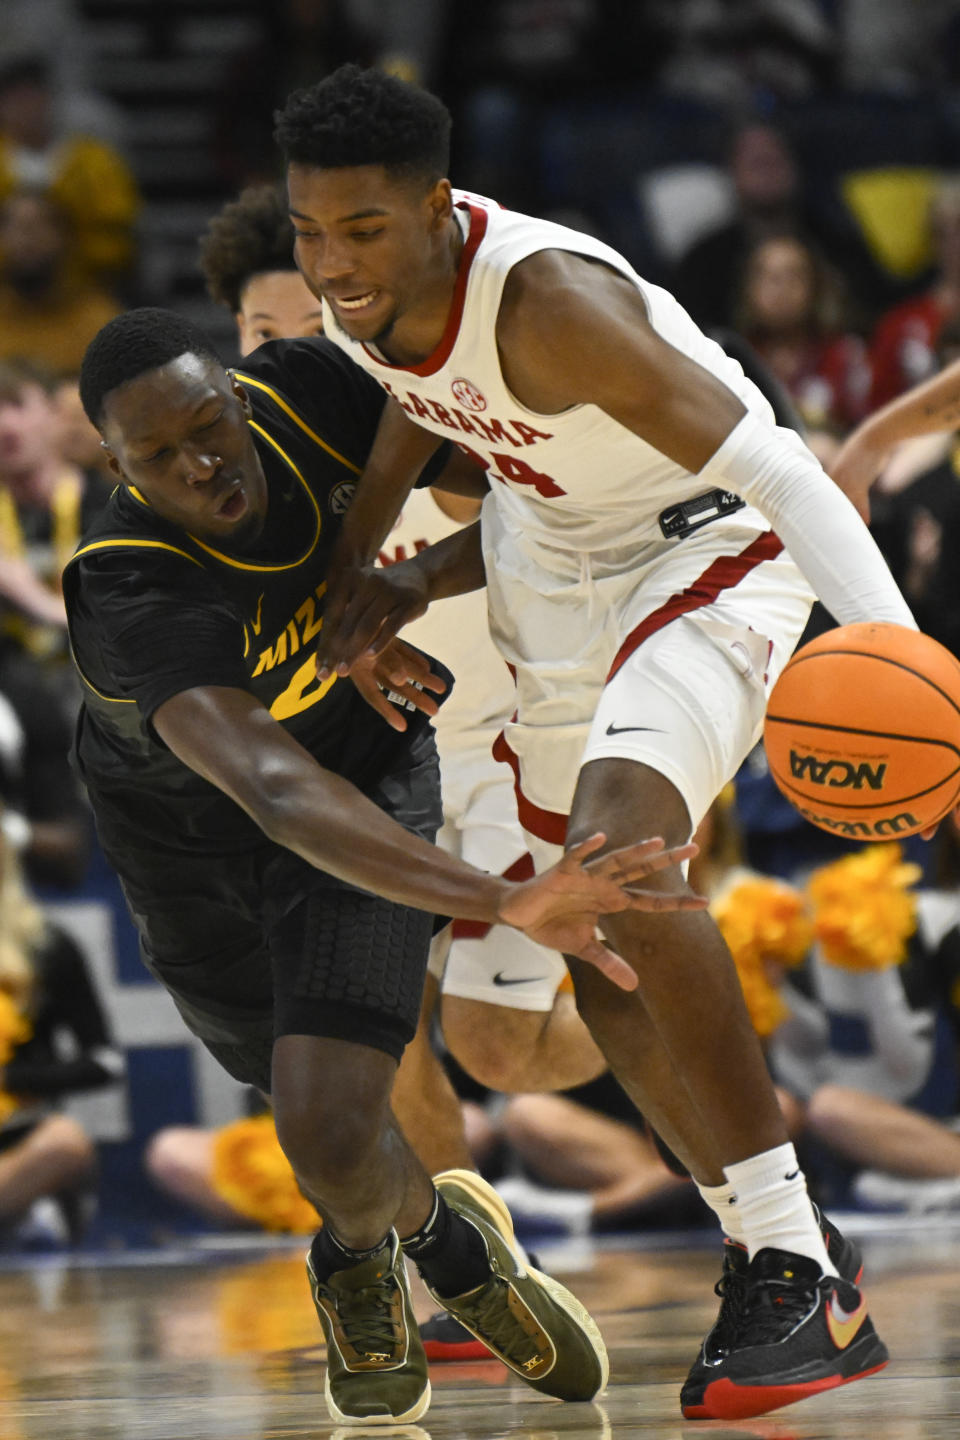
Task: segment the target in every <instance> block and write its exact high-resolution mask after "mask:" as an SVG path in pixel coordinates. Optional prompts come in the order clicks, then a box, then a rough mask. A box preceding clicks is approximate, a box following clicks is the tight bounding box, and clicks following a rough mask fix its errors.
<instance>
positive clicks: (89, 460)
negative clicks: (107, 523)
mask: <svg viewBox="0 0 960 1440" xmlns="http://www.w3.org/2000/svg"><path fill="white" fill-rule="evenodd" d="M52 398H53V406H54V411H55V413H56V423H57V433H58V436H59V449H60V455H61V458H62V459H63V460H64V461H65V462H66V463H67V464H68V465H72V466H74V467H75V468H76V469H78V470H83V471H84V472H85V473H86V474H87V475H89V476H92V477H94V478H93V479H92V481H91V485H92V487H93V488H94V490H95V491H96V490H98V489H99V488H100V485H104V486H106V487H107V489H108V490H112V489H113V487H114V483H115V481H114V478H113V475H112V473H111V471H110V467H109V464H108V463H107V458H106V455H105V454H104V450H103V446H102V445H101V444H100V434H99V432H98V431H97V430H95V429H94V427H93V426H92V425H91V424H90V421H89V420H88V419H87V416H86V412H85V411H84V408H83V403H82V401H81V399H80V382H79V378H78V376H76V375H65V376H64V377H63V379H62V380H57V381H56V382H55V383H54V388H53V392H52ZM98 482H99V483H98Z"/></svg>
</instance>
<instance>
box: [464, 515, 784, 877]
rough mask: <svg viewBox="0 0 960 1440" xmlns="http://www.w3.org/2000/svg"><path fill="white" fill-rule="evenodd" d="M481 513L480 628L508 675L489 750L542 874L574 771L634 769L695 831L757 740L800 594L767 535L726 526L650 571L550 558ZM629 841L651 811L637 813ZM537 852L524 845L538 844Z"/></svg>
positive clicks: (650, 825)
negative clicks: (673, 799) (508, 698)
mask: <svg viewBox="0 0 960 1440" xmlns="http://www.w3.org/2000/svg"><path fill="white" fill-rule="evenodd" d="M491 508H492V507H491V506H490V505H489V502H488V504H487V505H486V506H485V508H484V515H483V518H484V544H485V550H486V553H487V586H488V603H489V607H490V621H491V632H492V634H493V636H494V639H495V641H496V642H497V645H498V647H499V648H500V651H501V654H502V655H503V657H504V659H505V660H507V661H508V663H509V664H511V665H512V666H513V667H514V670H515V672H516V679H517V697H518V699H517V716H516V719H515V720H513V721H512V722H511V723H509V724H508V725H507V726H506V727H505V729H504V734H503V736H502V737H501V738H500V740H499V741H498V742H497V745H496V746H495V753H496V754H497V756H498V758H500V759H502V760H506V761H508V762H509V763H510V765H511V767H512V769H513V772H514V777H515V785H516V793H517V804H518V813H519V817H520V821H521V824H522V826H523V828H524V830H525V831H526V832H527V837H528V844H529V845H530V849H531V853H533V854H534V855H535V857H536V860H537V865H538V868H539V867H541V866H542V865H543V864H544V863H551V862H552V861H553V860H555V859H556V857H557V855H558V854H559V847H560V846H562V844H563V841H564V837H565V834H566V823H567V817H568V816H569V814H570V808H571V805H572V802H573V796H574V791H575V789H576V783H577V776H578V774H579V771H580V768H581V767H582V766H583V765H584V764H586V763H587V762H588V761H591V760H598V759H603V758H617V759H629V760H636V761H638V762H640V763H641V764H644V765H649V766H650V767H652V768H653V769H655V770H657V771H659V772H660V773H661V774H662V775H664V776H665V777H666V778H667V779H668V780H669V781H670V782H671V783H672V784H673V785H674V786H675V787H676V788H677V790H678V791H679V792H680V794H681V796H682V797H683V800H684V802H685V804H686V807H687V811H688V814H689V817H690V825H691V830H693V829H695V828H696V826H697V824H698V823H699V821H700V820H701V819H702V817H703V815H704V814H705V813H706V811H707V810H708V808H709V807H710V805H711V804H712V803H713V801H714V799H715V798H716V796H717V795H718V794H719V793H720V791H721V790H722V789H723V786H724V785H725V784H726V783H727V781H728V780H730V779H731V778H732V776H733V775H734V774H735V773H736V771H737V770H738V768H739V766H740V764H741V762H742V761H743V760H744V758H745V757H746V755H747V754H748V753H749V751H750V750H751V749H752V748H753V746H754V745H755V744H756V742H757V740H758V738H759V736H760V733H761V730H762V726H763V716H764V711H765V707H766V702H767V697H768V695H769V692H770V690H771V688H772V686H773V684H774V682H775V681H776V679H777V677H778V675H779V674H780V671H781V670H782V668H783V666H784V665H785V664H786V662H787V660H788V659H789V658H790V655H791V654H792V653H793V650H794V647H795V645H796V642H797V640H798V639H799V637H800V635H801V633H802V631H803V628H804V625H805V624H806V621H807V617H808V615H809V611H810V606H811V603H812V600H813V595H812V592H811V590H810V588H809V586H808V584H807V582H806V581H805V579H804V578H803V576H802V575H801V574H800V572H799V570H798V569H797V567H796V566H795V564H794V563H793V561H792V560H791V559H790V558H789V556H788V555H787V554H786V553H785V552H784V551H783V550H782V548H781V546H780V542H779V541H778V540H777V538H776V536H774V535H772V534H771V532H769V531H767V532H761V533H760V534H758V533H757V531H756V529H755V528H753V527H750V528H747V527H740V526H738V525H736V524H732V523H730V522H727V523H725V524H723V525H720V524H718V525H715V526H713V525H711V526H706V527H704V529H703V530H702V531H699V532H697V533H696V534H694V535H691V536H689V537H688V538H687V539H686V540H683V541H679V542H674V543H673V544H672V545H670V546H668V547H651V549H652V551H654V553H653V555H652V558H651V559H650V561H649V562H648V563H647V564H637V562H636V555H635V552H634V554H633V555H628V554H626V553H621V552H615V551H614V552H612V551H605V552H602V553H601V554H599V555H582V554H581V555H576V554H573V553H571V552H555V551H552V550H547V549H546V547H543V546H542V545H541V546H539V547H538V546H537V545H535V544H533V543H531V542H530V540H529V539H528V538H526V537H523V536H519V535H517V534H516V533H513V532H510V531H509V530H507V529H505V528H504V527H503V526H502V525H501V524H500V523H499V516H498V513H497V512H496V510H495V509H493V510H492V513H491ZM637 829H638V838H642V837H643V836H644V835H645V834H656V833H657V827H656V816H639V815H638V817H637ZM535 842H536V843H535Z"/></svg>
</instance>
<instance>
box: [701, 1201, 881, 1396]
mask: <svg viewBox="0 0 960 1440" xmlns="http://www.w3.org/2000/svg"><path fill="white" fill-rule="evenodd" d="M811 1203H812V1202H811ZM813 1210H814V1214H815V1215H816V1217H817V1221H818V1223H819V1225H820V1233H821V1235H822V1236H823V1241H824V1244H825V1245H826V1247H827V1254H828V1255H829V1256H830V1260H831V1263H832V1264H833V1266H834V1267H835V1269H836V1270H837V1272H838V1273H839V1274H840V1275H841V1276H842V1277H843V1279H844V1280H850V1281H852V1282H853V1284H854V1285H859V1284H860V1280H861V1277H862V1275H863V1256H862V1255H861V1253H860V1247H859V1246H858V1245H857V1243H856V1241H854V1240H847V1239H845V1238H844V1236H843V1235H841V1234H840V1231H839V1230H838V1229H837V1227H836V1225H834V1224H833V1222H832V1221H830V1220H828V1219H827V1217H826V1215H823V1214H822V1213H821V1212H820V1210H819V1209H818V1208H817V1206H816V1205H814V1206H813ZM749 1265H750V1260H749V1257H748V1255H747V1247H746V1245H740V1244H738V1243H737V1241H736V1240H731V1239H730V1238H729V1237H726V1238H725V1239H724V1242H723V1273H722V1274H721V1276H720V1279H719V1280H718V1281H717V1283H716V1285H714V1287H713V1289H714V1293H715V1294H716V1295H718V1296H719V1297H720V1310H719V1312H718V1314H717V1318H716V1320H715V1321H714V1323H713V1327H712V1329H711V1330H710V1332H709V1334H708V1335H707V1338H706V1339H705V1340H704V1342H703V1344H702V1345H701V1346H700V1354H699V1355H698V1356H697V1358H696V1360H694V1362H693V1365H692V1366H691V1367H690V1373H689V1375H688V1376H687V1378H686V1380H685V1381H684V1384H683V1389H682V1390H681V1391H680V1408H681V1409H682V1411H683V1413H684V1415H685V1416H686V1417H687V1419H688V1420H696V1419H700V1418H702V1415H701V1411H700V1408H699V1407H701V1406H702V1405H703V1403H704V1401H703V1396H704V1391H705V1390H706V1387H707V1386H708V1385H709V1383H710V1381H711V1380H712V1379H714V1378H715V1374H716V1369H717V1366H718V1365H719V1364H720V1361H721V1360H722V1359H723V1357H724V1356H725V1355H727V1354H728V1353H729V1351H730V1350H731V1349H732V1348H733V1345H734V1343H735V1340H736V1335H737V1326H738V1325H739V1323H740V1319H741V1317H742V1315H743V1312H744V1304H743V1301H744V1293H745V1289H746V1279H747V1271H748V1269H749Z"/></svg>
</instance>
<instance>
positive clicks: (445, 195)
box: [426, 180, 453, 230]
mask: <svg viewBox="0 0 960 1440" xmlns="http://www.w3.org/2000/svg"><path fill="white" fill-rule="evenodd" d="M426 206H427V210H428V212H429V215H430V224H431V228H433V229H437V230H439V229H440V228H441V226H443V225H445V224H446V222H447V221H448V220H449V219H450V216H451V215H452V214H453V192H452V190H451V188H450V181H449V180H438V181H437V182H436V184H434V185H431V187H430V189H429V190H428V191H427V195H426Z"/></svg>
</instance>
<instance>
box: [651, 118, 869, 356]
mask: <svg viewBox="0 0 960 1440" xmlns="http://www.w3.org/2000/svg"><path fill="white" fill-rule="evenodd" d="M728 166H729V171H730V178H731V180H732V182H733V187H734V191H735V194H736V202H737V213H736V215H735V216H734V218H733V219H732V220H729V221H727V222H726V223H724V224H723V225H720V226H718V227H717V229H715V230H712V231H710V232H709V234H707V235H705V236H704V237H703V238H702V239H701V240H698V241H697V242H696V243H695V244H694V245H692V246H691V248H690V249H689V250H688V251H687V253H686V254H685V255H684V256H683V257H682V259H681V260H680V263H679V265H678V266H677V269H676V271H675V273H674V276H673V281H672V284H671V286H670V288H671V289H672V290H673V292H674V294H675V295H676V297H677V299H678V300H679V301H680V303H681V304H682V305H683V306H684V307H685V308H686V309H687V310H689V311H690V314H691V315H692V316H693V318H694V320H696V321H697V323H698V324H699V325H700V326H702V327H703V328H704V329H707V330H713V329H716V328H718V327H719V328H722V327H726V328H734V326H735V311H736V304H737V296H738V295H739V293H740V287H741V284H742V279H743V271H744V265H745V261H746V257H747V254H748V253H749V251H750V249H751V247H752V246H753V245H756V244H757V243H758V242H759V241H760V240H765V239H767V238H768V237H770V236H772V235H786V234H797V235H809V236H811V237H812V239H813V240H814V241H815V242H816V244H817V246H818V248H819V249H820V251H821V252H822V253H823V254H824V255H827V256H829V258H830V262H831V264H833V265H834V266H835V267H836V268H837V269H838V270H839V271H840V273H841V274H842V275H843V278H844V280H845V282H846V283H847V285H848V286H849V288H850V291H851V294H854V295H856V296H857V297H858V298H860V296H861V294H862V291H863V290H864V288H866V289H867V290H869V289H870V288H871V285H872V284H873V282H874V279H875V275H876V267H875V265H874V264H873V261H872V260H871V258H870V255H869V252H868V251H867V248H866V245H865V244H864V242H863V240H862V239H861V238H860V237H859V236H858V235H857V233H856V229H855V226H854V224H853V221H852V220H850V222H849V226H848V228H847V229H844V230H840V229H838V227H837V224H836V223H835V222H834V221H833V220H829V221H828V219H827V218H826V217H825V216H822V215H821V214H820V213H819V212H818V211H817V210H815V209H814V208H813V207H811V206H810V205H808V204H807V202H806V199H805V197H804V194H803V185H802V177H801V175H800V172H799V170H798V168H797V163H796V161H795V159H794V156H793V154H792V152H791V150H790V147H789V145H788V144H787V141H786V139H785V138H784V136H783V135H782V134H781V132H780V131H779V130H777V129H776V128H775V127H774V126H772V125H768V124H765V123H763V122H761V121H756V120H751V121H748V122H747V123H746V124H744V125H741V126H740V127H739V128H738V129H737V130H735V131H734V134H733V136H732V140H731V146H730V153H729V160H728Z"/></svg>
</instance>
